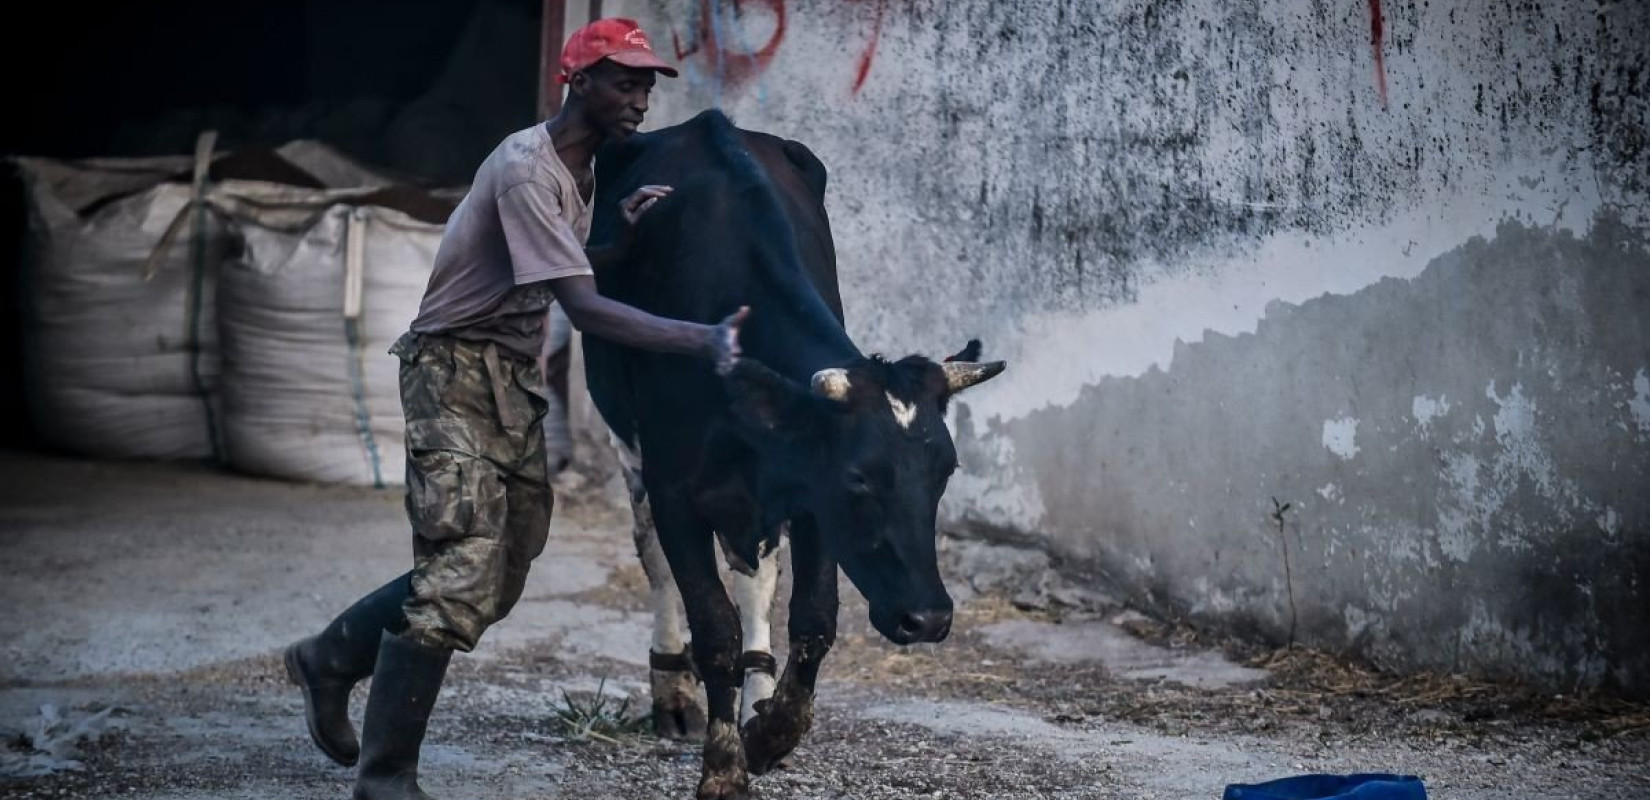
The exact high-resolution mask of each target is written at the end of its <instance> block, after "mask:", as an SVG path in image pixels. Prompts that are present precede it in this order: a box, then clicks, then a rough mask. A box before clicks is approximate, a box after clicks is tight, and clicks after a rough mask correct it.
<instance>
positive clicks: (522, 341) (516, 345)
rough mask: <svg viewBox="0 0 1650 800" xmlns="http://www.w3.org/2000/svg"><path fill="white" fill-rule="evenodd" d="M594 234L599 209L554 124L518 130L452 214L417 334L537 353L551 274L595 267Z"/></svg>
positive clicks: (526, 355) (583, 272)
mask: <svg viewBox="0 0 1650 800" xmlns="http://www.w3.org/2000/svg"><path fill="white" fill-rule="evenodd" d="M589 236H590V206H589V205H588V204H587V203H585V202H584V199H583V198H581V197H580V196H579V190H578V183H577V182H576V181H574V179H573V176H572V174H571V173H569V172H568V171H567V165H566V164H563V163H562V160H561V158H560V157H559V156H557V155H556V148H555V145H554V144H552V143H551V141H550V133H549V131H547V130H545V127H544V126H543V125H534V126H533V127H531V128H528V129H526V130H523V131H518V132H517V133H514V134H511V135H510V137H509V138H507V139H505V140H504V141H503V142H502V143H500V144H499V146H498V148H497V149H495V150H493V152H492V155H489V156H487V160H486V161H483V162H482V163H481V168H480V169H478V170H476V178H475V183H474V184H472V185H471V187H470V193H469V194H468V195H466V196H465V197H464V200H463V202H461V203H459V204H458V208H457V210H455V211H453V215H452V217H451V218H450V219H448V220H447V230H446V232H445V233H444V234H443V235H442V237H441V247H440V248H439V249H437V251H436V254H435V271H434V272H433V273H431V275H430V282H429V285H428V286H427V287H426V288H425V289H424V302H423V303H422V304H421V305H420V306H419V309H418V316H417V317H416V318H414V319H413V323H412V329H413V331H414V332H415V333H440V334H445V335H448V336H456V337H458V338H461V339H474V340H480V341H491V342H497V343H498V345H499V346H500V347H503V348H506V349H508V350H509V351H510V352H511V353H512V354H514V355H517V356H520V357H523V358H536V357H538V354H539V350H540V348H541V346H542V345H543V342H544V336H545V313H546V311H548V310H549V308H550V303H551V302H553V301H554V300H555V297H554V296H553V295H552V294H551V293H550V286H549V284H548V283H546V281H549V280H553V279H556V278H566V277H570V276H574V275H592V274H594V273H593V272H592V271H591V269H590V260H589V259H588V258H587V257H586V256H585V254H584V243H585V240H586V239H587V238H588V237H589Z"/></svg>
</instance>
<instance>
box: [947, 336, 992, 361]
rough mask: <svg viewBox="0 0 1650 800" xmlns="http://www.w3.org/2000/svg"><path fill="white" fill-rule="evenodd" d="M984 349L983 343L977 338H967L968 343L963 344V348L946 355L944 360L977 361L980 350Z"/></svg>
mask: <svg viewBox="0 0 1650 800" xmlns="http://www.w3.org/2000/svg"><path fill="white" fill-rule="evenodd" d="M984 349H985V348H984V346H983V345H981V344H980V340H979V339H969V340H968V344H965V345H963V349H961V350H958V351H957V353H956V355H950V356H946V357H945V360H946V361H979V360H980V352H981V351H982V350H984Z"/></svg>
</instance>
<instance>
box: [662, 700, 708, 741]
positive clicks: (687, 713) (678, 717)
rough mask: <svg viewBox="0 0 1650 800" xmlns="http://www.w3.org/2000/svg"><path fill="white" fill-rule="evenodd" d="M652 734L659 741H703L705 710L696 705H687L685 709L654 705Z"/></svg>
mask: <svg viewBox="0 0 1650 800" xmlns="http://www.w3.org/2000/svg"><path fill="white" fill-rule="evenodd" d="M653 734H654V735H655V736H658V737H659V738H661V739H677V740H682V741H692V742H698V741H704V738H705V710H704V709H702V708H700V707H699V706H698V704H697V703H688V704H687V706H686V707H683V706H682V705H680V704H677V705H675V706H670V705H665V704H662V703H654V704H653Z"/></svg>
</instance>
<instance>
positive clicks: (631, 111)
mask: <svg viewBox="0 0 1650 800" xmlns="http://www.w3.org/2000/svg"><path fill="white" fill-rule="evenodd" d="M656 80H658V75H657V74H656V73H655V72H654V71H653V70H651V69H643V68H639V67H627V66H624V65H623V64H618V63H615V62H613V61H611V60H609V59H602V60H601V61H598V62H596V63H595V64H593V65H591V66H590V68H589V69H586V70H584V71H582V72H577V73H574V75H573V82H572V84H571V85H572V90H573V91H574V92H576V93H578V95H579V96H580V97H582V98H583V99H584V108H585V115H586V118H587V119H588V120H589V121H590V124H591V125H592V126H593V127H595V128H596V129H597V130H599V131H601V132H602V134H603V135H604V136H607V137H610V138H613V139H623V138H625V137H627V136H629V135H630V134H632V133H635V132H636V129H637V128H638V127H640V126H641V124H642V118H643V117H645V116H647V97H648V94H649V93H651V92H652V91H653V83H654V81H656Z"/></svg>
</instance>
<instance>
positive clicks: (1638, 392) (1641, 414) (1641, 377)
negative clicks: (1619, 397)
mask: <svg viewBox="0 0 1650 800" xmlns="http://www.w3.org/2000/svg"><path fill="white" fill-rule="evenodd" d="M1627 410H1628V411H1629V412H1631V413H1632V415H1633V422H1634V423H1636V424H1637V425H1638V427H1639V434H1640V435H1644V434H1650V375H1646V374H1644V370H1643V369H1640V370H1639V371H1638V372H1636V373H1634V374H1633V399H1631V400H1628V401H1627Z"/></svg>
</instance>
